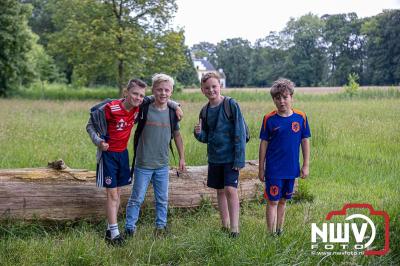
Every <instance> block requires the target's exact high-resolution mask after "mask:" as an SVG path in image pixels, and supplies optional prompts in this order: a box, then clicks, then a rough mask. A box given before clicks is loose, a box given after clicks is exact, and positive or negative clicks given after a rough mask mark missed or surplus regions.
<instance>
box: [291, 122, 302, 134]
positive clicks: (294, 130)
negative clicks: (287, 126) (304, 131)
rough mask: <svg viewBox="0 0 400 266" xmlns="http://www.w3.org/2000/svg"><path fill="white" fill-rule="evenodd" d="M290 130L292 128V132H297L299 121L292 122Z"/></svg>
mask: <svg viewBox="0 0 400 266" xmlns="http://www.w3.org/2000/svg"><path fill="white" fill-rule="evenodd" d="M292 130H293V132H296V133H297V132H299V130H300V124H299V122H292Z"/></svg>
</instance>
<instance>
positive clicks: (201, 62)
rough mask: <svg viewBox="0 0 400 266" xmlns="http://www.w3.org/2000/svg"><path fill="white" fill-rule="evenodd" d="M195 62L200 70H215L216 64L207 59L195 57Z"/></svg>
mask: <svg viewBox="0 0 400 266" xmlns="http://www.w3.org/2000/svg"><path fill="white" fill-rule="evenodd" d="M193 63H194V65H195V67H196V68H198V69H199V70H205V71H215V68H214V66H213V65H212V64H211V63H210V62H209V61H208V60H206V59H194V60H193Z"/></svg>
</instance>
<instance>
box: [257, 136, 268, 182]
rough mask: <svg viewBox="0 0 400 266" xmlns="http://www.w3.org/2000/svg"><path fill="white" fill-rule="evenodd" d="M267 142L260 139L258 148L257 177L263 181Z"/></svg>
mask: <svg viewBox="0 0 400 266" xmlns="http://www.w3.org/2000/svg"><path fill="white" fill-rule="evenodd" d="M267 148H268V142H267V141H266V140H261V142H260V148H259V150H258V179H260V181H261V182H264V181H265V156H266V154H267Z"/></svg>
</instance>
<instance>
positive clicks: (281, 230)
mask: <svg viewBox="0 0 400 266" xmlns="http://www.w3.org/2000/svg"><path fill="white" fill-rule="evenodd" d="M275 234H276V236H281V235H283V229H278V230H276V233H275Z"/></svg>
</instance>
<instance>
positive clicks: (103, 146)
mask: <svg viewBox="0 0 400 266" xmlns="http://www.w3.org/2000/svg"><path fill="white" fill-rule="evenodd" d="M108 147H109V145H108V143H107V142H105V141H102V142H100V149H101V150H102V151H107V150H108Z"/></svg>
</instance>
